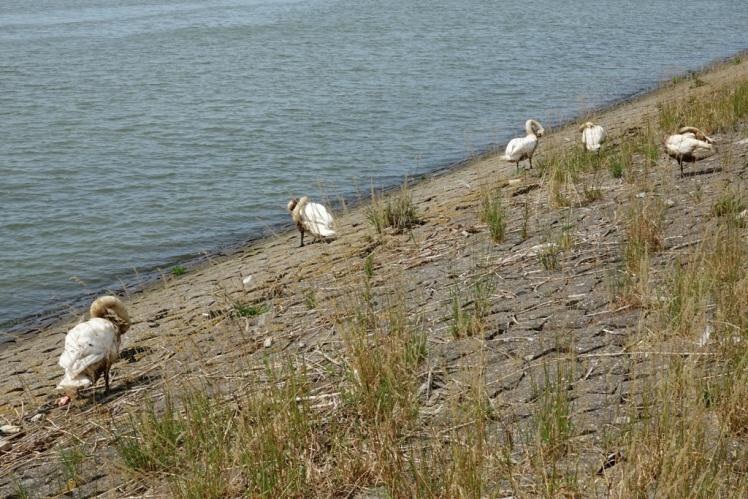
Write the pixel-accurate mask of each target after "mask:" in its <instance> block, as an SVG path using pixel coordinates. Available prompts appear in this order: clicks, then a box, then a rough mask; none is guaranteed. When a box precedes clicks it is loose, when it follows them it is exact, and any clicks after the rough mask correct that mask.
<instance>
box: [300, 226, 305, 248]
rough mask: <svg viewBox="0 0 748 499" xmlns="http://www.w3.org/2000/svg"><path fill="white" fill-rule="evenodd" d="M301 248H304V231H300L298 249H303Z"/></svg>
mask: <svg viewBox="0 0 748 499" xmlns="http://www.w3.org/2000/svg"><path fill="white" fill-rule="evenodd" d="M303 247H304V231H303V230H302V231H301V244H300V245H299V248H303Z"/></svg>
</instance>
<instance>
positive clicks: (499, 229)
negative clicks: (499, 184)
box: [480, 189, 506, 243]
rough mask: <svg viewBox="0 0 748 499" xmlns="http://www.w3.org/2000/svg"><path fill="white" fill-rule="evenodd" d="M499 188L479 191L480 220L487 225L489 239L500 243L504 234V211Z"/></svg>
mask: <svg viewBox="0 0 748 499" xmlns="http://www.w3.org/2000/svg"><path fill="white" fill-rule="evenodd" d="M501 197H502V193H501V189H493V190H484V191H483V192H482V193H481V205H480V221H481V222H483V223H485V224H487V225H488V230H489V232H490V234H491V240H492V241H493V242H495V243H500V242H502V241H503V240H504V237H505V235H506V213H505V210H504V204H503V202H502V200H501Z"/></svg>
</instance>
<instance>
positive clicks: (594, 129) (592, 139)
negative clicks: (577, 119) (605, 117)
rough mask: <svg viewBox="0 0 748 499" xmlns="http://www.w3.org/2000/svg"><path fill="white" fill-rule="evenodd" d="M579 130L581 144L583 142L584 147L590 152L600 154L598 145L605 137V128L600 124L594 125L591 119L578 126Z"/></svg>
mask: <svg viewBox="0 0 748 499" xmlns="http://www.w3.org/2000/svg"><path fill="white" fill-rule="evenodd" d="M579 131H580V132H582V144H584V148H585V149H586V150H588V151H590V152H596V153H598V154H600V146H602V145H603V142H605V139H606V138H607V135H606V134H605V129H604V128H603V127H602V126H600V125H595V124H594V123H592V122H591V121H588V122H587V123H585V124H583V125H582V126H581V127H579Z"/></svg>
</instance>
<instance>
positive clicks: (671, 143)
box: [665, 126, 714, 177]
mask: <svg viewBox="0 0 748 499" xmlns="http://www.w3.org/2000/svg"><path fill="white" fill-rule="evenodd" d="M712 144H714V139H712V138H711V137H707V136H706V135H705V134H704V133H703V132H702V131H701V130H699V129H698V128H696V127H692V126H684V127H683V128H681V129H680V130H678V133H676V134H674V135H671V136H669V137H667V138H666V139H665V151H666V152H667V154H668V156H670V157H671V158H673V159H675V160H677V161H678V166H680V176H681V177H682V176H683V162H684V161H685V162H687V163H695V162H696V161H697V160H699V159H703V158H705V157H707V156H709V155H710V154H711V153H712V152H714V146H713V145H712Z"/></svg>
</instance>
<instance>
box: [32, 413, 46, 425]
mask: <svg viewBox="0 0 748 499" xmlns="http://www.w3.org/2000/svg"><path fill="white" fill-rule="evenodd" d="M42 419H44V414H42V413H41V412H40V413H39V414H34V415H33V416H32V417H31V419H30V421H31V422H32V423H38V422H39V421H41V420H42Z"/></svg>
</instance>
